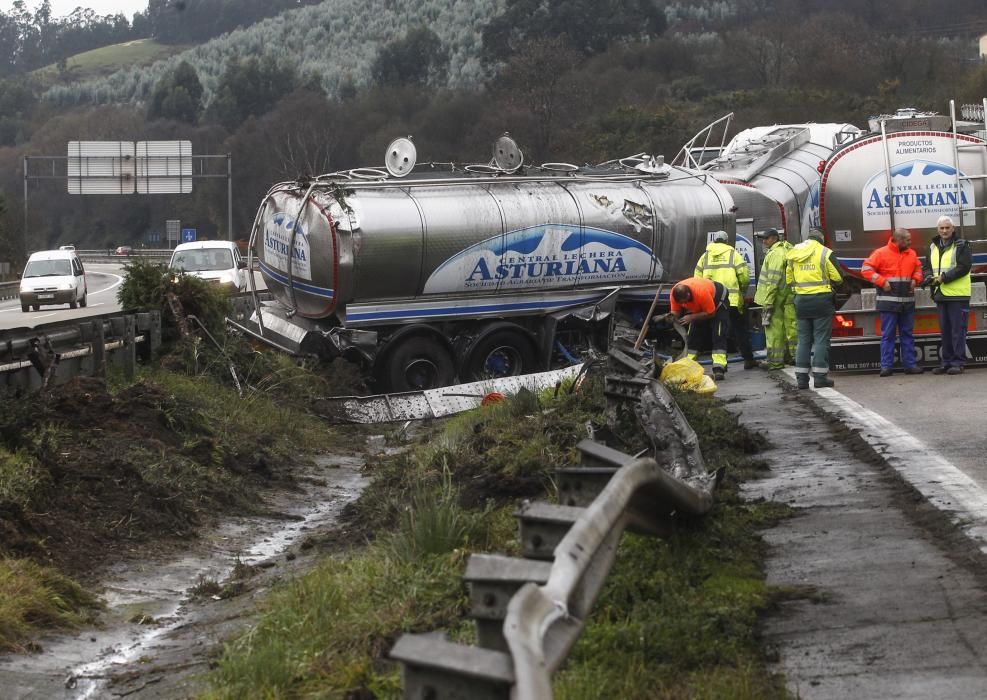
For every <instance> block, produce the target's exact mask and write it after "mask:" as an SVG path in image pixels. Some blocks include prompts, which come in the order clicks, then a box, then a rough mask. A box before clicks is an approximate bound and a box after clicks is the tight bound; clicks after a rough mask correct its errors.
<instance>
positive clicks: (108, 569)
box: [0, 379, 380, 698]
mask: <svg viewBox="0 0 987 700" xmlns="http://www.w3.org/2000/svg"><path fill="white" fill-rule="evenodd" d="M347 432H348V433H349V436H348V446H347V447H346V448H345V449H338V448H337V449H333V451H332V454H331V455H326V456H322V457H317V458H315V459H314V460H310V461H308V462H306V463H302V464H296V463H292V462H290V461H289V460H286V459H285V458H284V456H283V455H281V454H279V453H277V451H275V450H273V449H272V446H271V441H270V439H268V438H265V437H264V436H262V435H261V436H250V435H247V436H245V435H237V436H236V439H235V441H233V440H230V438H229V437H228V436H224V435H222V434H220V432H219V431H217V430H216V429H215V426H212V425H211V424H210V420H209V419H207V417H206V416H205V415H202V414H200V413H198V412H196V410H194V408H190V407H189V406H188V405H183V404H182V403H181V402H180V401H179V400H177V399H176V398H175V397H174V396H172V395H170V394H169V393H168V392H167V391H166V390H165V389H163V388H162V387H161V386H157V385H155V384H154V383H145V382H139V383H137V384H135V385H133V386H131V387H128V388H126V389H124V390H122V391H120V392H119V393H117V394H115V395H113V394H111V393H110V392H109V391H107V387H106V385H105V383H104V382H103V381H101V380H95V379H78V380H75V381H73V382H71V383H69V384H67V385H64V386H61V387H56V388H54V389H52V390H51V391H49V392H47V393H45V394H40V395H37V396H32V397H27V398H24V399H21V400H19V401H17V402H16V403H15V402H12V401H11V402H5V403H4V404H3V405H2V407H0V438H2V439H3V441H4V446H5V447H6V448H7V449H8V451H10V452H14V451H17V450H20V451H21V454H25V455H30V458H31V460H33V461H32V464H33V465H34V467H33V468H35V469H36V470H37V471H38V472H39V473H41V474H42V475H43V478H42V479H41V482H40V486H39V487H38V489H37V492H36V493H35V494H34V496H33V498H32V499H31V501H30V502H29V503H27V504H23V503H22V504H16V503H11V502H6V503H4V504H3V505H2V506H0V554H2V555H4V556H10V557H16V558H29V559H31V560H34V561H36V562H39V563H43V564H46V565H49V566H52V567H54V568H56V569H58V570H59V571H61V572H62V573H64V574H67V575H69V576H71V577H72V578H74V579H76V580H78V581H80V582H81V583H82V584H83V585H84V586H85V587H86V588H87V589H88V590H90V591H92V592H94V593H96V594H97V595H99V596H100V597H101V599H102V600H103V601H104V602H105V606H106V607H105V608H104V609H102V610H99V611H93V624H92V625H91V626H89V627H87V628H86V629H85V630H83V631H81V632H69V633H58V634H47V635H43V636H41V637H39V638H38V639H35V640H31V641H29V642H28V643H27V644H25V645H24V649H26V650H28V651H29V652H31V653H27V654H7V655H0V684H2V687H3V688H4V691H3V693H2V695H3V697H5V698H54V697H65V698H89V697H155V698H158V697H174V698H179V697H189V696H190V695H192V694H194V688H196V687H198V686H197V684H198V683H200V682H201V681H200V679H198V676H199V675H200V674H201V673H202V672H203V671H204V670H206V669H207V668H208V667H209V664H210V663H211V661H212V659H213V658H215V657H216V656H217V654H218V652H219V651H220V650H221V647H220V642H221V640H223V639H224V638H226V637H227V636H228V635H230V634H231V633H232V632H234V631H236V630H239V629H241V628H242V627H243V626H244V625H245V624H247V622H248V621H249V618H250V616H251V615H254V614H256V609H257V604H258V601H259V600H260V599H261V598H263V596H264V594H265V593H266V592H267V591H268V590H269V589H270V587H271V586H272V585H274V584H275V583H276V582H278V581H280V580H282V579H284V578H286V577H292V576H295V575H297V574H299V573H302V572H303V571H305V570H307V569H308V568H309V567H310V566H311V565H312V564H313V563H314V562H315V560H316V559H317V558H318V557H319V556H321V555H324V554H325V552H326V551H327V550H330V549H338V548H339V547H341V546H346V545H347V544H359V543H358V542H350V539H351V538H350V537H349V536H348V534H347V532H346V531H345V528H341V527H340V526H339V524H338V522H337V518H338V516H339V514H340V511H341V510H342V508H343V507H345V506H346V505H347V504H348V503H350V502H352V501H353V500H354V499H355V498H356V497H357V496H358V495H359V493H360V492H361V491H362V489H363V487H364V477H363V475H362V473H361V469H362V467H363V465H364V464H365V461H366V459H367V456H368V454H370V453H368V452H367V451H366V449H365V445H366V431H365V430H363V429H360V428H352V429H349V430H348V431H347ZM373 443H374V445H375V447H374V449H377V446H378V445H379V444H380V440H374V441H373ZM142 460H143V461H142Z"/></svg>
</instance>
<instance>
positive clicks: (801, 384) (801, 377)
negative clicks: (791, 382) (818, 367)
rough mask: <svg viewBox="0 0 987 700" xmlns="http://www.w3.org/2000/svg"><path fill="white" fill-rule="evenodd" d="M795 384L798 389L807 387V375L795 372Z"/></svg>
mask: <svg viewBox="0 0 987 700" xmlns="http://www.w3.org/2000/svg"><path fill="white" fill-rule="evenodd" d="M795 386H796V387H798V388H799V389H808V388H809V375H808V374H796V375H795Z"/></svg>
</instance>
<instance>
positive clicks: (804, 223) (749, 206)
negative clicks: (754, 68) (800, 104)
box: [703, 123, 860, 260]
mask: <svg viewBox="0 0 987 700" xmlns="http://www.w3.org/2000/svg"><path fill="white" fill-rule="evenodd" d="M859 134H860V129H858V128H857V127H855V126H853V125H851V124H845V123H844V124H787V125H774V126H764V127H756V128H752V129H747V130H745V131H742V132H740V133H739V134H737V135H736V136H735V137H734V138H733V139H731V141H730V143H729V144H727V146H726V148H725V149H724V150H723V152H722V153H721V154H720V156H719V157H718V158H716V159H715V160H713V161H710V162H709V163H707V164H705V165H704V166H703V169H704V170H705V171H707V172H709V173H711V174H712V175H713V177H715V178H716V179H717V180H719V181H720V182H721V183H722V184H723V185H724V186H725V187H726V188H727V190H728V191H729V192H730V195H731V196H732V197H733V200H734V202H735V204H736V206H737V211H736V217H737V248H738V250H740V251H741V252H743V253H745V254H747V251H748V250H750V251H751V254H752V255H754V254H756V255H757V259H758V260H760V253H759V251H757V250H756V246H754V245H753V237H752V234H753V233H754V232H755V231H762V230H764V229H767V228H776V229H778V230H780V231H782V232H783V233H784V235H785V237H786V238H787V239H788V240H790V241H792V242H793V243H796V242H798V241H800V240H802V237H803V234H804V229H805V228H807V227H808V226H809V225H811V223H812V221H811V218H810V217H809V216H808V214H809V211H810V209H811V207H812V204H813V198H814V197H817V196H818V183H819V169H818V168H819V163H820V162H822V161H825V160H826V159H827V158H829V156H830V155H832V153H833V151H834V150H835V149H836V148H837V147H838V146H839V144H840V143H841V142H843V141H845V140H847V139H849V138H851V137H853V136H856V135H859Z"/></svg>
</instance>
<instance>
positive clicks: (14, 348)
mask: <svg viewBox="0 0 987 700" xmlns="http://www.w3.org/2000/svg"><path fill="white" fill-rule="evenodd" d="M160 347H161V313H160V312H159V311H151V312H147V313H137V314H118V315H113V316H97V317H90V318H88V319H86V320H85V321H74V322H72V323H57V324H50V325H45V326H39V327H37V328H33V329H19V330H14V331H9V332H5V333H3V334H2V335H0V387H3V388H5V389H7V390H8V391H13V392H15V393H16V392H25V391H36V390H38V389H42V388H44V387H46V386H48V385H50V384H63V383H65V382H67V381H69V380H70V379H72V378H73V377H77V376H105V374H106V369H107V367H117V368H119V369H120V370H121V371H122V372H123V373H124V375H125V376H126V377H127V378H128V379H129V378H131V377H133V375H134V372H135V371H136V367H137V360H138V358H139V359H141V360H143V361H145V362H149V361H150V360H151V358H152V356H153V355H154V353H155V352H156V351H157V350H158V348H160Z"/></svg>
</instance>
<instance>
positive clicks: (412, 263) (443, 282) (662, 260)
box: [254, 166, 734, 327]
mask: <svg viewBox="0 0 987 700" xmlns="http://www.w3.org/2000/svg"><path fill="white" fill-rule="evenodd" d="M306 193H308V194H309V198H308V200H307V201H306V200H305V195H306ZM732 206H733V201H732V200H731V197H730V195H729V194H728V193H727V192H726V190H725V189H724V188H723V186H722V185H720V184H719V183H718V182H717V181H716V180H715V179H714V178H712V177H709V176H708V175H705V174H703V173H698V172H696V171H692V170H686V169H683V168H671V167H668V166H664V167H662V168H661V169H660V172H657V173H650V174H649V173H643V172H631V173H628V172H627V171H621V172H618V173H617V174H612V172H611V173H610V174H606V173H599V172H597V173H594V172H590V171H582V170H581V171H578V172H572V173H567V174H564V175H549V176H540V177H533V176H498V177H490V176H470V175H465V176H460V177H451V176H446V177H444V178H442V179H439V178H427V177H416V176H414V175H413V176H410V177H408V178H404V179H401V180H393V179H392V180H375V181H366V180H360V179H325V180H319V181H316V183H315V184H314V185H312V186H311V188H310V187H309V186H307V185H302V184H297V183H285V184H282V185H278V186H276V187H274V188H272V190H271V191H270V192H269V193H268V195H267V196H266V198H265V200H264V202H263V203H262V205H261V208H260V210H259V212H258V216H257V221H256V223H255V235H254V239H255V243H254V250H255V254H256V256H257V258H258V259H259V263H260V269H261V271H262V274H263V276H264V279H265V282H266V284H267V286H268V289H269V290H270V291H271V293H272V294H273V296H274V297H275V298H276V299H277V300H278V301H280V302H281V303H282V304H283V305H285V306H286V307H288V308H289V309H295V310H296V313H297V314H298V315H300V316H303V317H306V318H310V319H321V321H320V322H319V323H320V324H323V325H325V324H328V325H340V326H349V327H355V326H356V327H359V326H379V325H383V324H389V323H409V322H413V321H442V320H448V319H452V318H464V317H468V318H480V317H484V316H511V315H524V314H538V313H545V312H547V311H552V310H555V309H557V308H560V307H565V306H573V305H577V304H579V303H583V304H585V303H587V302H592V300H593V299H594V298H595V297H594V296H593V295H591V294H590V295H587V294H586V293H581V292H586V291H587V290H592V289H606V288H609V289H612V288H614V287H621V288H624V287H628V288H632V289H637V290H639V291H643V289H642V288H647V287H649V286H650V287H651V288H652V291H651V294H653V293H654V292H653V289H654V286H655V285H656V284H657V283H660V282H667V281H675V280H678V279H681V278H684V277H689V276H691V274H692V271H693V268H694V265H695V262H696V260H697V259H698V258H699V256H700V255H701V254H702V251H703V250H704V248H705V245H706V241H707V236H708V233H709V232H711V231H715V230H718V229H724V230H727V231H728V232H729V233H731V234H732V233H733V229H734V217H733V214H732V213H731V208H732ZM289 259H290V260H292V261H293V266H292V270H291V274H290V275H289V270H288V260H289ZM289 278H290V279H289Z"/></svg>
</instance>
